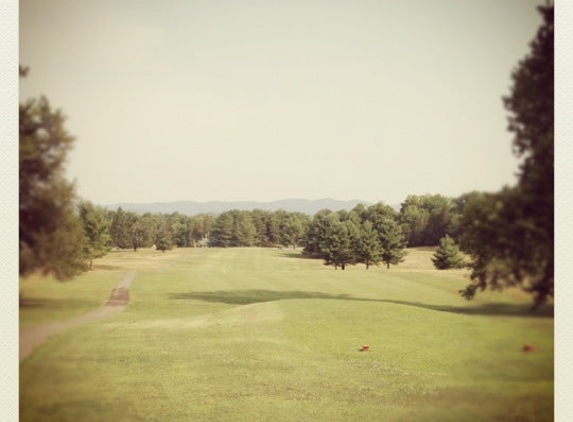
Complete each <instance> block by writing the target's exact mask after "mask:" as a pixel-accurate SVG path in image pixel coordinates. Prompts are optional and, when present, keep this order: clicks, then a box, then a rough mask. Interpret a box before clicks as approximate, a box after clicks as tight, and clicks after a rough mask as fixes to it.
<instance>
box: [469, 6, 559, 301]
mask: <svg viewBox="0 0 573 422" xmlns="http://www.w3.org/2000/svg"><path fill="white" fill-rule="evenodd" d="M538 10H539V12H540V13H541V15H542V17H543V23H542V25H541V27H540V28H539V30H538V31H537V34H536V36H535V38H534V40H533V41H532V43H531V44H530V48H531V50H530V53H529V54H528V55H527V56H526V57H525V58H524V59H523V60H522V61H521V62H520V63H519V65H518V66H517V68H516V70H515V71H514V72H513V74H512V80H513V85H512V87H511V93H510V95H509V96H508V97H506V98H504V103H505V107H506V108H507V110H508V111H509V112H510V116H509V130H510V131H511V132H513V133H514V140H513V147H514V152H515V154H516V155H517V156H518V157H520V158H522V163H521V165H520V172H519V182H518V184H517V186H515V187H513V188H505V189H503V190H502V191H501V192H499V193H496V194H489V195H483V196H482V197H475V198H473V199H472V202H471V203H470V204H469V205H468V206H466V209H465V213H464V216H463V217H462V219H461V223H460V245H461V247H462V250H463V251H464V252H466V253H468V254H469V255H470V257H471V263H470V264H469V266H470V269H471V274H470V278H471V280H472V282H471V283H470V284H469V285H468V286H467V287H466V289H465V290H463V291H462V292H461V293H462V295H463V296H464V297H466V298H467V299H471V298H472V297H474V295H475V293H476V292H477V291H478V290H484V289H486V288H487V287H490V288H492V289H498V290H501V289H503V288H504V287H505V286H520V287H521V288H522V289H523V290H525V291H527V292H529V293H531V294H533V295H534V299H533V300H534V306H535V307H537V306H539V305H541V304H542V303H544V302H545V301H547V299H548V298H552V297H553V295H554V167H553V164H554V7H553V4H548V5H546V6H540V7H538Z"/></svg>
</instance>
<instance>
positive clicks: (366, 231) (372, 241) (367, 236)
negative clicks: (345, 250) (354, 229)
mask: <svg viewBox="0 0 573 422" xmlns="http://www.w3.org/2000/svg"><path fill="white" fill-rule="evenodd" d="M355 249H356V258H357V260H358V262H362V263H363V264H365V265H366V269H368V268H369V267H370V265H378V264H379V263H380V261H381V257H382V246H381V245H380V241H379V240H378V233H376V231H375V230H374V228H373V225H372V222H370V221H365V222H364V224H363V225H362V227H361V228H360V236H359V238H358V241H357V244H356V248H355Z"/></svg>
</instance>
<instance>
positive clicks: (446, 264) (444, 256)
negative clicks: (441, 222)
mask: <svg viewBox="0 0 573 422" xmlns="http://www.w3.org/2000/svg"><path fill="white" fill-rule="evenodd" d="M431 259H432V262H433V263H434V267H436V268H437V269H438V270H448V269H450V268H463V267H465V266H466V265H465V262H464V257H463V255H462V254H461V252H460V248H459V247H458V245H456V242H454V239H452V238H451V237H450V236H449V235H445V236H444V237H442V238H441V239H440V244H439V245H438V247H437V248H436V251H435V253H434V256H433V257H432V258H431Z"/></svg>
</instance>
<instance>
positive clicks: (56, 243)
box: [19, 3, 554, 306]
mask: <svg viewBox="0 0 573 422" xmlns="http://www.w3.org/2000/svg"><path fill="white" fill-rule="evenodd" d="M538 10H539V12H540V14H541V17H542V19H543V22H542V25H541V26H540V28H539V29H538V31H537V34H536V35H535V37H534V39H533V41H532V42H531V43H530V52H529V54H528V55H527V56H526V57H525V58H524V59H523V60H521V61H520V62H519V63H518V66H517V67H516V68H515V70H514V71H513V73H512V74H511V79H512V85H511V87H510V94H509V95H508V96H507V97H504V98H503V104H504V106H505V108H506V110H507V112H508V113H509V116H508V130H509V131H510V132H512V133H513V134H514V139H513V150H514V153H515V155H516V156H517V157H519V158H520V159H521V164H520V167H519V171H518V174H517V175H518V183H517V185H516V186H513V187H505V188H503V189H502V190H500V191H499V192H495V193H483V192H472V193H467V194H465V195H462V196H460V197H458V198H445V197H442V196H440V195H421V196H416V195H411V196H408V197H407V198H406V200H405V201H404V202H403V203H402V204H401V208H400V210H399V211H395V210H393V209H392V208H391V207H388V206H386V205H384V204H374V205H371V206H369V207H366V206H364V205H359V206H357V207H355V208H354V209H353V210H350V211H338V212H332V211H329V210H323V211H320V212H318V213H317V214H315V215H314V216H313V217H312V218H311V217H310V216H306V215H303V214H300V213H288V212H285V211H276V212H265V211H261V210H253V211H238V210H232V211H228V212H224V213H221V214H220V215H218V216H213V215H198V216H193V217H189V216H185V215H181V214H178V213H175V214H171V215H157V214H144V215H137V214H134V213H130V212H125V211H123V210H121V209H118V210H116V211H106V210H104V209H103V208H101V207H99V206H96V205H93V204H91V203H89V202H86V201H81V200H79V198H77V196H76V194H75V187H74V185H73V183H70V182H68V181H67V180H66V179H65V177H64V163H65V159H66V156H67V153H68V152H69V150H70V148H71V147H72V145H73V142H74V138H73V137H72V136H71V135H70V134H69V133H68V132H67V131H66V129H65V127H64V122H65V118H64V116H63V115H62V113H61V112H60V111H59V110H53V109H52V108H51V106H50V104H49V102H48V100H47V99H46V98H45V97H41V98H39V99H29V100H26V101H24V102H22V103H20V106H19V199H20V201H19V258H20V259H19V263H20V267H19V268H20V274H21V275H22V276H26V275H29V274H31V273H33V272H35V271H42V272H44V273H50V274H53V275H54V276H55V277H56V278H57V279H60V280H65V279H69V278H71V277H73V276H75V275H76V274H79V273H80V272H82V271H85V270H87V269H89V267H90V266H91V264H92V261H93V259H95V258H98V257H101V256H103V255H104V254H105V253H107V251H109V250H110V248H112V247H117V248H133V249H134V250H135V251H137V249H138V248H141V247H146V246H151V245H155V246H156V248H157V249H158V250H163V251H166V250H168V249H170V248H172V247H173V246H178V247H189V246H201V245H206V244H209V245H211V246H219V247H236V246H279V247H282V246H294V247H297V246H302V247H303V248H304V250H303V251H304V253H305V254H306V255H307V256H314V257H318V258H321V259H323V260H324V261H325V263H326V264H328V265H333V266H334V267H335V268H338V267H340V268H342V269H344V268H345V267H346V266H347V265H353V264H356V263H364V264H365V265H366V267H369V266H370V265H375V264H377V263H380V262H382V263H384V264H385V265H386V266H389V265H391V264H393V265H396V264H398V263H399V262H400V261H401V260H402V259H403V257H404V248H405V247H406V246H434V245H438V249H437V250H436V255H435V256H434V259H433V261H434V265H436V267H438V268H439V267H440V266H444V265H446V266H452V265H453V266H455V265H461V264H460V262H459V259H458V258H457V252H458V244H459V249H460V250H461V251H463V252H465V253H466V254H467V255H468V256H469V263H468V264H467V265H468V268H469V269H470V280H471V281H470V283H469V284H468V286H467V287H466V289H465V290H463V291H462V292H461V293H462V295H463V296H464V297H466V298H467V299H471V298H472V297H473V296H474V295H475V294H476V292H478V291H481V290H484V289H486V288H488V287H489V288H492V289H498V290H501V289H503V288H504V287H506V286H519V287H521V288H522V289H523V290H525V291H527V292H529V293H531V294H532V295H533V298H534V305H535V306H538V305H540V304H542V303H544V302H545V301H546V300H547V299H548V298H552V297H553V296H554V261H553V256H554V215H553V213H554V169H553V166H554V52H553V46H554V6H553V4H551V3H548V4H546V5H544V6H540V7H538ZM19 71H20V77H25V76H26V75H27V73H28V69H27V68H23V67H20V69H19ZM484 171H486V169H484Z"/></svg>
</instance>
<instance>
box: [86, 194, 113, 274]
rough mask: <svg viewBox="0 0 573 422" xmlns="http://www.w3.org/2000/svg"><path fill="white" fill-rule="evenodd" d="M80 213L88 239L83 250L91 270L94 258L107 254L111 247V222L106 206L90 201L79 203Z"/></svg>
mask: <svg viewBox="0 0 573 422" xmlns="http://www.w3.org/2000/svg"><path fill="white" fill-rule="evenodd" d="M79 214H80V219H81V221H82V227H83V229H84V235H85V239H86V241H85V243H84V248H83V251H84V255H85V257H86V258H87V259H88V260H89V266H88V268H89V269H90V270H91V268H92V262H93V260H94V259H96V258H101V257H103V256H105V255H106V254H107V253H108V252H109V250H110V249H111V236H110V234H109V227H110V222H109V219H108V217H107V212H106V210H105V209H104V208H101V207H96V206H95V205H93V204H92V203H91V202H88V201H82V202H81V203H80V204H79Z"/></svg>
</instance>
